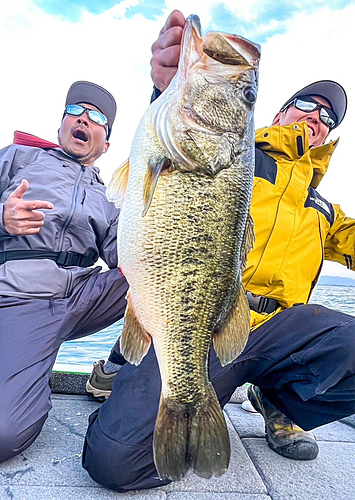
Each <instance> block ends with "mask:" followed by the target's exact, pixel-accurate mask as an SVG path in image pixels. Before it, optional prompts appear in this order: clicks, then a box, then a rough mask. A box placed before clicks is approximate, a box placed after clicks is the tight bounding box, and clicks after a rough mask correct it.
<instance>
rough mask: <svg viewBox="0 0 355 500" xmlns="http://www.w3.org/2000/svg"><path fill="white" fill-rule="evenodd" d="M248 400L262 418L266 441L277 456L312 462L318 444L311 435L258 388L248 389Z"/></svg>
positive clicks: (251, 387) (316, 453) (315, 455)
mask: <svg viewBox="0 0 355 500" xmlns="http://www.w3.org/2000/svg"><path fill="white" fill-rule="evenodd" d="M248 398H249V400H250V402H251V404H252V405H253V407H254V408H255V410H256V411H257V412H259V413H261V415H262V416H263V417H264V420H265V433H266V441H267V442H268V445H269V447H270V448H271V449H272V450H273V451H276V453H278V454H279V455H282V456H283V457H287V458H293V459H294V460H313V459H314V458H316V457H317V455H318V451H319V448H318V444H317V442H316V438H315V437H314V436H313V434H311V433H309V432H306V431H304V430H303V429H301V427H298V426H297V425H296V424H294V423H293V422H292V421H291V420H290V419H289V418H287V417H286V415H284V414H283V413H281V411H280V410H278V409H277V408H276V407H275V406H274V405H273V404H272V403H270V401H269V400H268V399H266V397H265V396H263V394H262V393H261V391H260V389H259V387H257V386H256V385H251V386H250V387H249V388H248Z"/></svg>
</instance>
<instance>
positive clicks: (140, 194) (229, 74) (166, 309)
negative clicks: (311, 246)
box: [108, 16, 259, 480]
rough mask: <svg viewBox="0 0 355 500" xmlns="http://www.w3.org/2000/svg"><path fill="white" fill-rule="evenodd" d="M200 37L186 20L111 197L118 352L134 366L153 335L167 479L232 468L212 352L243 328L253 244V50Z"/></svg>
mask: <svg viewBox="0 0 355 500" xmlns="http://www.w3.org/2000/svg"><path fill="white" fill-rule="evenodd" d="M199 30H200V28H199V23H198V19H197V18H196V16H192V17H190V18H188V20H187V23H186V26H185V28H184V33H183V41H182V51H181V58H180V63H179V72H178V75H177V76H176V77H175V78H174V80H173V81H172V83H171V85H170V86H169V87H168V89H167V90H166V91H165V92H164V93H163V94H162V96H161V97H160V98H159V99H158V100H157V101H155V102H154V103H153V104H152V105H151V106H150V108H149V109H148V110H147V112H146V113H145V115H144V116H143V118H142V120H141V123H140V125H139V127H138V129H137V132H136V135H135V138H134V140H133V144H132V149H131V154H130V158H129V162H128V163H126V164H125V165H124V166H123V167H122V168H121V169H120V170H119V171H118V172H117V173H116V174H115V175H114V178H113V180H112V181H111V184H110V186H109V190H108V194H109V197H110V199H112V200H113V201H115V202H116V203H117V204H118V206H120V207H121V213H120V219H119V227H118V255H119V266H120V268H121V269H122V271H123V273H124V275H125V276H126V278H127V280H128V282H129V285H130V288H129V292H128V296H127V301H128V305H127V310H126V315H125V325H124V330H123V333H122V336H121V352H122V354H123V355H124V356H125V357H126V359H127V360H128V361H129V362H131V363H133V364H139V363H140V361H141V359H142V358H143V357H144V355H145V354H146V352H147V351H148V349H149V347H150V345H151V340H153V344H154V349H155V353H156V356H157V360H158V364H159V369H160V375H161V380H162V393H161V399H160V405H159V411H158V415H157V420H156V425H155V432H154V443H153V451H154V461H155V465H156V468H157V471H158V474H159V476H160V477H161V478H162V479H164V478H166V477H168V478H170V479H173V480H178V479H180V478H181V477H183V476H184V475H185V474H186V472H187V471H188V470H189V469H192V470H193V471H194V472H195V473H196V474H198V475H200V476H201V477H211V476H212V475H216V476H219V475H221V474H223V473H224V472H225V470H226V469H227V467H228V463H229V458H230V443H229V437H228V431H227V427H226V423H225V420H224V417H223V414H222V411H221V408H220V406H219V403H218V400H217V397H216V394H215V392H214V389H213V387H212V385H211V383H210V382H209V379H208V357H209V352H210V350H211V347H212V343H213V347H214V348H215V350H216V353H217V355H218V356H219V358H220V361H221V363H222V364H224V365H225V364H227V363H229V362H231V361H232V360H233V359H234V358H235V357H236V356H237V355H238V354H239V353H240V352H241V351H242V349H243V347H244V345H245V343H246V341H247V338H248V334H249V323H250V318H249V308H248V304H247V301H246V298H245V294H244V290H243V287H242V283H241V277H242V268H243V263H244V262H245V260H246V254H247V252H248V250H249V249H250V247H251V244H252V239H253V237H252V223H251V219H250V216H249V205H250V198H251V191H252V181H253V166H254V156H253V151H254V149H253V147H254V145H253V137H254V133H253V132H254V131H253V120H252V110H253V105H254V102H250V101H247V100H246V98H245V97H243V95H244V94H243V90H244V89H245V88H246V89H247V91H248V92H246V93H245V94H246V95H248V96H253V95H255V97H256V88H257V77H256V75H257V65H258V57H259V56H258V54H259V52H258V48H257V46H256V45H255V44H252V42H248V41H246V40H244V39H242V38H240V37H237V36H232V35H228V37H227V35H223V34H222V35H221V34H220V33H215V34H214V33H212V34H211V33H209V34H208V36H206V37H202V35H201V33H200V31H199ZM226 41H227V43H225V42H226ZM220 43H222V49H221V50H219V49H218V50H217V49H216V47H218V46H219V44H220ZM201 44H202V47H203V50H202V49H201ZM186 45H188V47H187V46H186ZM216 50H217V52H216ZM239 51H241V52H239ZM203 52H204V54H203ZM201 54H203V55H201ZM241 54H243V55H241ZM223 58H225V61H228V63H224V62H223ZM247 58H249V59H248V60H247ZM234 60H235V61H236V63H235V64H234V65H231V64H230V62H231V61H234ZM239 63H240V64H239Z"/></svg>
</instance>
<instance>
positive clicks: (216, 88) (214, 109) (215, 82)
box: [181, 32, 260, 137]
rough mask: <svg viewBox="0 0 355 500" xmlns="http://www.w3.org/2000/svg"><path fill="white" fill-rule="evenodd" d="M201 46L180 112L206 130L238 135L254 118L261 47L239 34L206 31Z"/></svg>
mask: <svg viewBox="0 0 355 500" xmlns="http://www.w3.org/2000/svg"><path fill="white" fill-rule="evenodd" d="M202 50H203V53H202V56H201V57H200V59H199V60H198V61H197V62H196V63H195V64H194V65H193V66H192V67H191V68H190V72H189V74H188V77H187V79H186V81H185V85H184V87H183V89H182V94H181V113H183V114H185V115H186V116H187V117H188V118H189V119H190V120H191V121H192V122H194V123H196V124H197V125H199V126H201V127H204V128H206V129H207V130H209V131H212V132H216V133H219V134H221V133H225V132H231V133H236V134H237V135H238V136H239V137H241V136H242V135H243V134H244V131H245V129H246V127H247V126H248V125H249V123H250V121H251V119H252V118H253V109H254V105H255V102H256V97H257V90H258V63H259V58H260V49H259V47H258V46H257V45H256V44H254V43H252V42H250V41H248V40H246V39H244V38H242V37H240V36H237V35H229V34H226V33H218V32H209V33H207V35H206V36H205V37H204V38H203V42H202Z"/></svg>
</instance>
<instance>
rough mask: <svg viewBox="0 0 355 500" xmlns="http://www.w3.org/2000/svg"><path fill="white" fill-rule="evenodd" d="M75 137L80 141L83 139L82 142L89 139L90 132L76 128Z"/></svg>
mask: <svg viewBox="0 0 355 500" xmlns="http://www.w3.org/2000/svg"><path fill="white" fill-rule="evenodd" d="M73 137H74V139H78V140H79V141H82V142H87V141H88V140H89V136H88V134H87V133H86V132H85V131H84V130H82V129H77V130H75V131H74V132H73Z"/></svg>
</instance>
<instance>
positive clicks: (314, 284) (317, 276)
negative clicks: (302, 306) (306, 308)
mask: <svg viewBox="0 0 355 500" xmlns="http://www.w3.org/2000/svg"><path fill="white" fill-rule="evenodd" d="M317 216H318V230H319V239H320V243H321V248H322V261H321V263H320V266H319V268H318V271H317V274H316V277H315V278H314V280H313V281H312V283H311V288H310V290H309V294H308V299H307V302H306V303H307V304H308V302H309V300H310V298H311V295H312V292H313V290H314V287H315V286H316V284H317V283H318V279H319V275H320V273H321V270H322V267H323V263H324V244H323V241H322V228H321V223H320V217H319V214H318V213H317Z"/></svg>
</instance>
